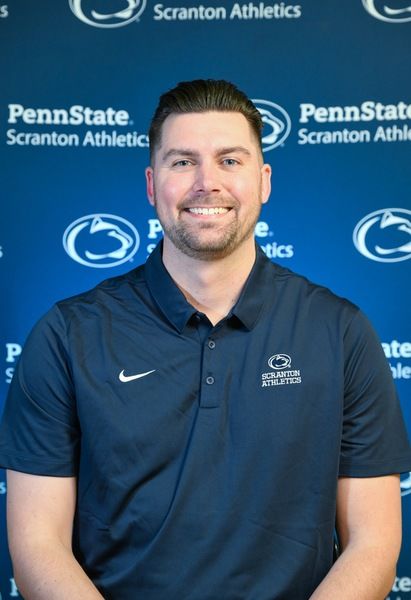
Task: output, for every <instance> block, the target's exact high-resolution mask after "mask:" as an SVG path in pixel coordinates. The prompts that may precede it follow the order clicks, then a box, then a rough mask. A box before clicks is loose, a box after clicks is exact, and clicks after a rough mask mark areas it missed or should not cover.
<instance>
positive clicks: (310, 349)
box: [0, 80, 411, 600]
mask: <svg viewBox="0 0 411 600" xmlns="http://www.w3.org/2000/svg"><path fill="white" fill-rule="evenodd" d="M261 132H262V121H261V116H260V114H259V112H258V111H257V109H256V108H255V106H254V105H253V104H252V102H251V101H250V100H249V99H248V98H247V97H246V96H245V95H244V94H243V93H242V92H241V91H239V90H238V89H237V88H236V87H235V86H234V85H233V84H231V83H229V82H226V81H214V80H196V81H192V82H184V83H181V84H179V85H178V86H177V87H176V88H175V89H173V90H170V91H169V92H167V93H165V94H164V95H163V96H162V97H161V98H160V103H159V106H158V108H157V110H156V112H155V114H154V117H153V121H152V124H151V128H150V150H151V164H150V166H149V167H148V168H147V170H146V177H147V194H148V198H149V201H150V203H151V204H152V205H153V206H154V207H155V209H156V211H157V214H158V217H159V219H160V221H161V224H162V226H163V229H164V240H163V241H162V243H160V244H159V245H158V246H157V248H156V249H155V250H154V252H153V253H152V254H151V256H150V257H149V258H148V260H147V262H146V264H145V265H142V266H140V267H138V268H137V269H134V270H133V271H131V272H130V273H128V274H126V275H122V276H119V277H116V278H113V279H110V280H108V281H106V282H103V283H102V284H100V285H99V286H97V287H96V288H95V289H94V290H91V291H90V292H86V293H84V294H80V295H78V296H76V297H74V298H71V299H68V300H65V301H62V302H59V303H57V305H56V306H55V307H53V309H52V310H51V311H50V312H49V313H48V314H47V315H46V316H45V317H44V318H43V319H42V320H41V321H40V322H39V323H38V324H37V326H36V327H35V328H34V330H33V332H32V333H31V335H30V337H29V339H28V341H27V343H26V346H25V349H24V351H23V354H22V357H21V360H20V363H19V367H18V370H17V372H16V375H15V376H14V379H13V383H12V387H11V390H10V395H9V398H8V401H7V404H6V409H5V413H4V419H3V423H2V426H1V429H0V464H1V465H3V466H5V467H6V468H8V523H9V541H10V549H11V553H12V558H13V564H14V569H15V577H16V581H17V583H18V586H19V588H20V590H21V592H22V594H23V596H24V597H25V598H26V599H27V600H30V599H34V600H37V599H39V600H41V599H43V598H44V599H45V598H47V599H49V598H53V599H55V600H60V599H62V600H63V599H68V598H70V599H71V598H81V599H82V600H93V599H98V598H105V599H106V600H135V599H139V598H142V599H144V600H164V599H167V600H183V599H184V600H308V599H309V598H311V599H312V600H330V599H332V600H354V599H355V600H358V599H362V600H382V599H383V598H384V597H385V596H386V594H387V593H388V592H389V590H390V588H391V585H392V582H393V580H394V575H395V564H396V561H397V557H398V553H399V548H400V542H401V514H400V506H401V505H400V487H399V477H398V475H397V474H398V473H400V472H403V471H409V470H411V451H410V447H409V443H408V440H407V436H406V432H405V427H404V423H403V420H402V416H401V411H400V408H399V403H398V399H397V397H396V394H395V390H394V386H393V382H392V378H391V374H390V372H389V368H388V365H387V361H386V359H385V356H384V353H383V351H382V348H381V345H380V343H379V341H378V339H377V338H376V336H375V333H374V331H373V330H372V328H371V326H370V325H369V323H368V321H367V320H366V318H365V317H364V315H363V314H362V313H361V312H360V310H359V309H358V308H357V307H356V306H354V305H353V304H351V303H350V302H349V301H347V300H345V299H342V298H339V297H337V296H335V295H334V294H332V293H331V292H330V291H329V290H327V289H325V288H323V287H320V286H317V285H314V284H312V283H310V282H309V281H307V280H306V279H305V278H303V277H301V276H298V275H295V274H294V273H292V272H291V271H289V270H287V269H283V268H281V267H280V266H278V265H275V264H273V263H271V262H270V261H269V260H268V259H267V258H266V257H265V256H264V254H263V252H262V251H261V249H259V248H258V247H257V246H256V243H255V239H254V227H255V224H256V222H257V219H258V217H259V213H260V209H261V205H262V204H263V203H265V202H267V200H268V197H269V194H270V175H271V169H270V166H269V165H267V164H264V162H263V156H262V151H261V141H260V140H261ZM319 356H321V361H319V360H318V357H319ZM335 529H336V530H337V533H338V537H339V541H340V549H341V555H340V557H339V558H338V559H337V560H335V556H334V554H333V547H334V543H333V540H334V532H335Z"/></svg>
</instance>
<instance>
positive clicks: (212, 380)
mask: <svg viewBox="0 0 411 600" xmlns="http://www.w3.org/2000/svg"><path fill="white" fill-rule="evenodd" d="M206 383H207V384H208V385H213V383H214V377H211V376H209V377H207V379H206Z"/></svg>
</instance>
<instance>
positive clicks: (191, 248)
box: [155, 198, 261, 261]
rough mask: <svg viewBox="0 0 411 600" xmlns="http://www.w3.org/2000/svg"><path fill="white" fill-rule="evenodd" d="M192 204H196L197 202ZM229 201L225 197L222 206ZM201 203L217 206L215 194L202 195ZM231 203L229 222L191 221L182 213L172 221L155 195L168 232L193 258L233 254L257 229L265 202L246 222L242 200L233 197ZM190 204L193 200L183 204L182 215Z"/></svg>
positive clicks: (172, 240)
mask: <svg viewBox="0 0 411 600" xmlns="http://www.w3.org/2000/svg"><path fill="white" fill-rule="evenodd" d="M191 204H192V205H193V206H194V205H195V203H194V202H191ZM196 204H198V201H197V203H196ZM226 204H227V203H225V202H224V201H222V202H221V205H222V206H225V205H226ZM201 205H202V206H204V207H207V206H210V207H211V206H215V205H216V201H215V198H202V199H201ZM229 205H230V206H231V209H230V211H229V213H230V221H229V222H227V223H225V224H224V223H222V224H219V223H218V221H217V222H204V223H202V222H201V221H198V222H195V223H190V222H187V221H186V220H185V219H184V218H181V217H179V218H178V219H177V220H175V221H173V222H170V221H169V220H168V219H167V218H166V217H165V215H163V214H162V211H161V210H159V207H158V203H157V201H156V199H155V208H156V212H157V216H158V219H159V221H160V223H161V226H162V228H163V231H164V235H165V236H166V237H167V238H168V239H169V240H170V241H171V242H172V244H173V245H174V246H175V247H176V248H177V249H178V250H180V252H182V253H183V254H185V255H186V256H189V257H190V258H196V259H197V260H202V261H212V260H217V259H221V258H225V257H226V256H229V255H230V254H231V253H232V252H234V250H236V249H237V248H238V247H239V246H240V245H241V244H242V243H243V242H244V241H246V240H248V239H249V238H250V237H252V235H253V233H254V229H255V226H256V223H257V221H258V218H259V216H260V211H261V203H260V204H258V203H257V202H256V204H255V210H253V211H251V212H249V213H248V214H247V215H246V218H245V219H244V220H243V221H242V222H240V220H239V203H238V202H233V201H232V200H231V199H230V202H229ZM188 207H190V202H187V203H184V206H183V208H181V209H180V210H179V215H181V214H182V213H183V211H184V209H185V208H188Z"/></svg>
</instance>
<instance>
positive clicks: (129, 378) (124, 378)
mask: <svg viewBox="0 0 411 600" xmlns="http://www.w3.org/2000/svg"><path fill="white" fill-rule="evenodd" d="M154 371H155V369H152V370H151V371H146V372H145V373H137V374H136V375H124V369H123V370H122V371H121V373H119V375H118V378H119V379H120V381H122V382H123V383H127V382H128V381H134V379H140V378H141V377H145V376H146V375H150V373H154Z"/></svg>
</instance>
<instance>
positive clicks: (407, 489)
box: [400, 471, 411, 496]
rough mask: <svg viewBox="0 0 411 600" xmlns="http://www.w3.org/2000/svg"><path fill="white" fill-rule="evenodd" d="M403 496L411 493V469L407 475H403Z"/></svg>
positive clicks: (401, 482)
mask: <svg viewBox="0 0 411 600" xmlns="http://www.w3.org/2000/svg"><path fill="white" fill-rule="evenodd" d="M400 484H401V496H408V494H411V471H410V472H409V473H407V474H406V475H402V476H401V481H400Z"/></svg>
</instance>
